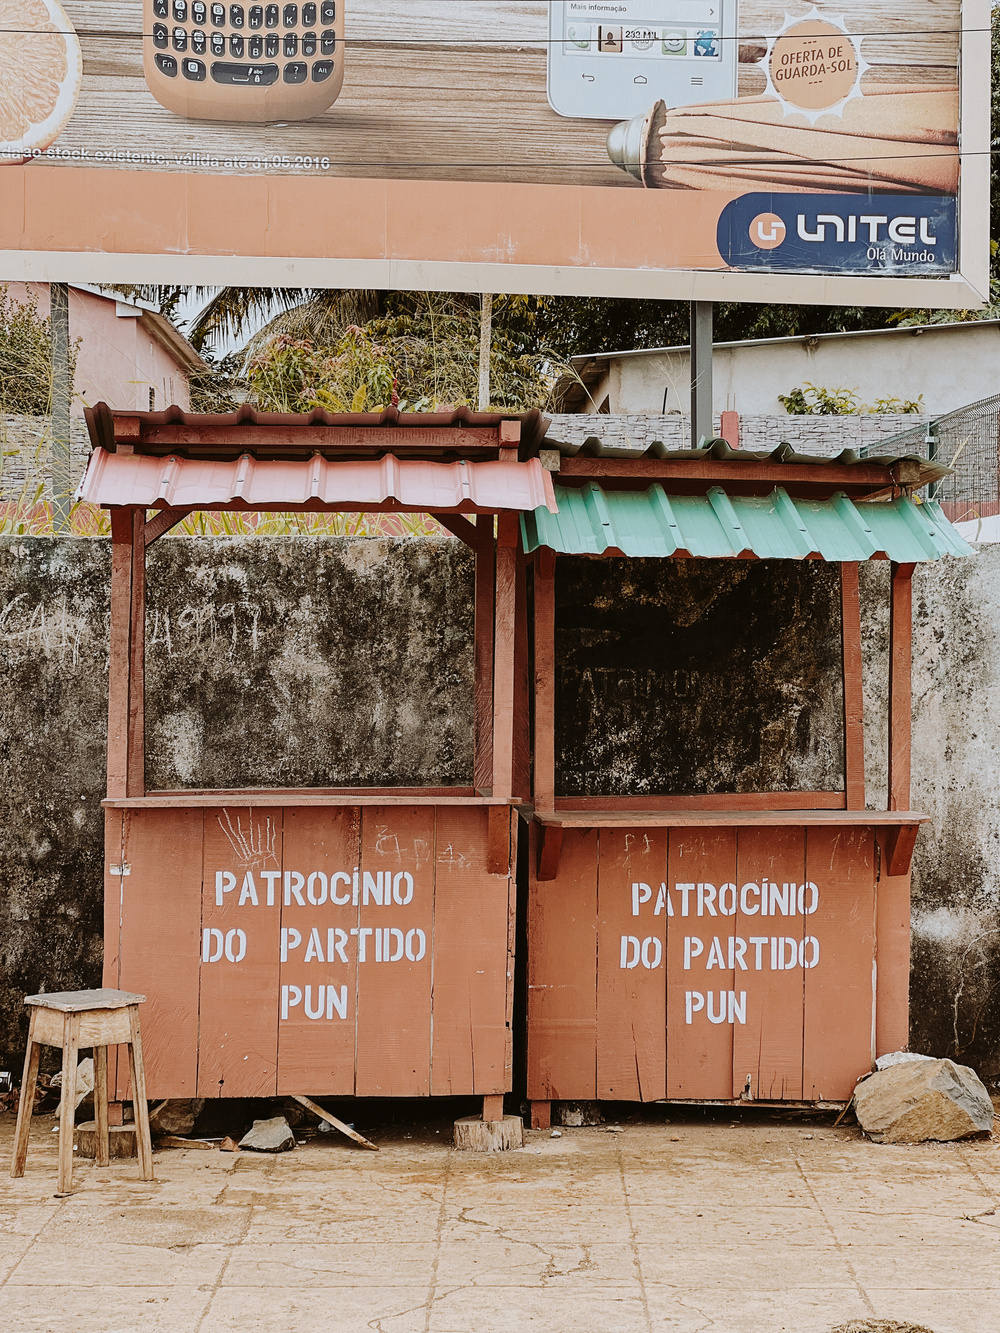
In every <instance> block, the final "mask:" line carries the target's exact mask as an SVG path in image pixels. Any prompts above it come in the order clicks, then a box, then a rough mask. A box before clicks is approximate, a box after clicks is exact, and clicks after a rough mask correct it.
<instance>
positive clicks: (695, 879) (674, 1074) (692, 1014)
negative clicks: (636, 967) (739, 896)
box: [666, 829, 747, 1099]
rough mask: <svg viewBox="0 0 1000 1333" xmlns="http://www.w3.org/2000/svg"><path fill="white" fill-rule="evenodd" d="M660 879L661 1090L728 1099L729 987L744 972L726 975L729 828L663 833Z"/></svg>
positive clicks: (730, 927)
mask: <svg viewBox="0 0 1000 1333" xmlns="http://www.w3.org/2000/svg"><path fill="white" fill-rule="evenodd" d="M667 881H668V884H669V886H670V889H669V893H670V905H671V907H672V909H673V913H674V914H673V916H671V917H669V918H668V919H667V922H666V931H667V1023H666V1027H667V1031H666V1047H667V1093H666V1095H667V1096H668V1097H694V1098H698V1099H701V1098H716V1097H719V1098H726V1099H728V1098H729V1097H731V1096H732V1091H733V1089H732V1083H733V1076H732V1068H733V1023H734V1021H735V1018H736V1013H735V1006H731V1005H730V1000H729V992H730V991H732V990H735V991H736V992H737V994H742V992H743V991H745V990H746V989H747V987H746V975H745V974H744V973H743V972H742V971H740V972H739V975H738V976H736V977H735V979H734V970H733V968H731V967H730V966H729V964H730V951H729V940H730V937H731V936H732V935H733V934H734V933H735V923H736V916H735V913H734V912H733V911H732V910H731V909H732V908H733V906H734V902H733V898H734V895H733V885H734V884H735V883H736V830H735V829H704V830H697V829H690V830H688V829H685V830H683V831H680V830H677V831H675V832H673V833H671V835H670V858H669V865H668V875H667ZM685 909H686V914H685ZM699 909H700V912H699ZM713 911H714V913H715V915H714V916H713V915H712V913H713ZM716 940H718V941H719V945H718V947H715V942H716ZM699 945H700V946H701V951H700V952H699V951H698V946H699ZM720 950H721V954H720ZM733 961H734V963H735V958H734V959H733ZM709 964H711V966H709ZM689 992H690V993H691V994H690V997H689V994H688V993H689ZM731 1009H732V1012H731Z"/></svg>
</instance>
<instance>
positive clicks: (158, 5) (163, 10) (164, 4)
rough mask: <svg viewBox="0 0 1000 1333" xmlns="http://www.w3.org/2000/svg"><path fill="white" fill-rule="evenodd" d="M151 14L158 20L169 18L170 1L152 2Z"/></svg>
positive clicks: (158, 0) (154, 0)
mask: <svg viewBox="0 0 1000 1333" xmlns="http://www.w3.org/2000/svg"><path fill="white" fill-rule="evenodd" d="M153 13H154V14H155V15H156V17H157V18H158V19H165V18H169V17H170V0H153Z"/></svg>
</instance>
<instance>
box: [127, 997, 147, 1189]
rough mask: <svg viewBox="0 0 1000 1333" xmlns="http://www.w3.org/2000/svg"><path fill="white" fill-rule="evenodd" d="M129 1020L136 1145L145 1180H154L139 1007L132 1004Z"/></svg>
mask: <svg viewBox="0 0 1000 1333" xmlns="http://www.w3.org/2000/svg"><path fill="white" fill-rule="evenodd" d="M128 1020H129V1026H130V1028H131V1036H132V1040H131V1041H130V1042H129V1047H128V1063H129V1072H130V1073H131V1075H132V1097H133V1099H134V1100H133V1103H132V1105H133V1107H134V1109H135V1143H136V1148H137V1149H138V1152H139V1168H140V1171H141V1173H142V1178H143V1180H152V1179H153V1145H152V1142H151V1141H150V1137H149V1107H148V1106H147V1104H146V1071H145V1069H144V1068H143V1064H142V1038H141V1037H140V1036H139V1006H138V1005H136V1004H130V1005H129V1007H128Z"/></svg>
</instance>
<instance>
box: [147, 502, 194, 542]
mask: <svg viewBox="0 0 1000 1333" xmlns="http://www.w3.org/2000/svg"><path fill="white" fill-rule="evenodd" d="M190 513H192V510H190V509H160V510H159V511H158V512H157V513H155V514H154V515H153V517H152V518H150V519H147V521H146V526H145V527H144V528H143V538H144V540H145V543H146V549H147V550H149V548H150V547H151V546H152V544H153V542H155V541H159V539H160V538H161V537H163V536H164V535H165V534H166V533H168V532H169V531H170V529H171V528H175V527H176V526H177V524H178V523H182V522H183V521H184V519H186V518H187V516H188V514H190Z"/></svg>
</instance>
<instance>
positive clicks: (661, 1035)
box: [597, 829, 667, 1102]
mask: <svg viewBox="0 0 1000 1333" xmlns="http://www.w3.org/2000/svg"><path fill="white" fill-rule="evenodd" d="M666 879H667V833H666V831H665V830H660V829H654V830H653V831H651V832H648V833H647V832H644V831H643V830H641V829H631V830H630V829H602V831H601V835H600V851H599V862H598V882H597V912H598V922H597V966H598V972H597V1095H598V1097H602V1098H607V1099H608V1100H611V1101H647V1102H648V1101H658V1100H660V1099H662V1098H663V1097H664V1096H665V1095H666V1080H667V1070H666V1064H667V1060H666V1055H667V1051H666V1031H667V987H666V976H667V968H666V944H667V917H666V912H665V911H663V912H661V913H660V914H659V915H658V916H657V915H654V913H655V909H656V899H657V896H658V892H659V889H660V886H661V884H663V883H665V882H666ZM633 886H636V887H635V888H633ZM647 891H648V894H649V895H650V896H649V898H648V899H647V900H646V901H645V902H642V901H640V900H641V899H646V898H647ZM636 913H637V914H636Z"/></svg>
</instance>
